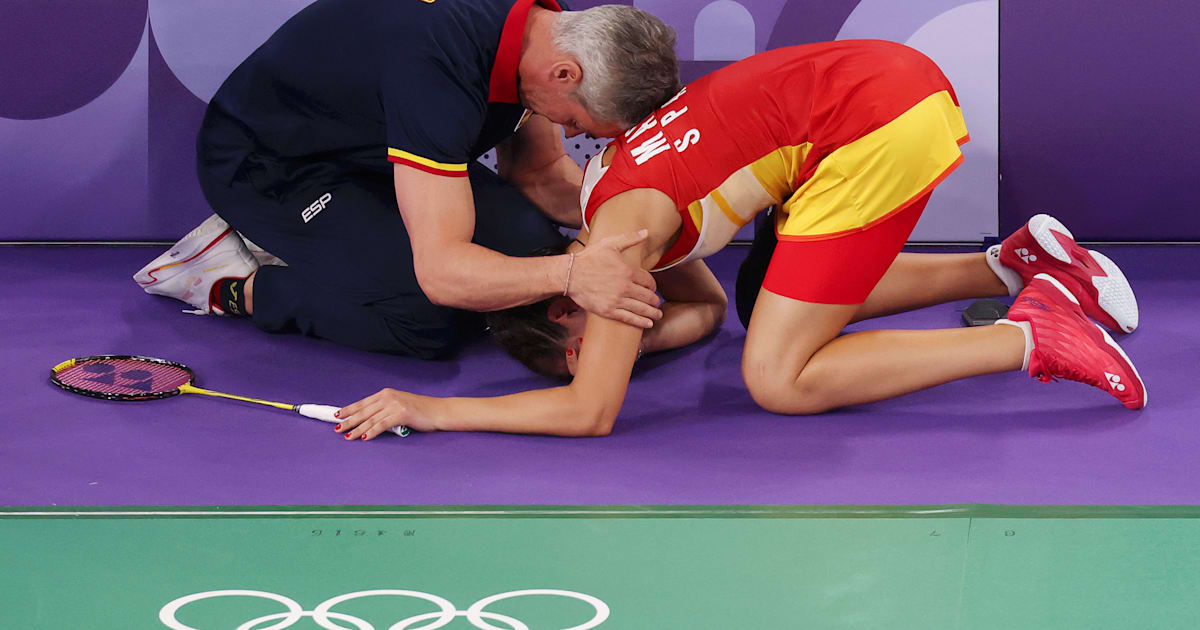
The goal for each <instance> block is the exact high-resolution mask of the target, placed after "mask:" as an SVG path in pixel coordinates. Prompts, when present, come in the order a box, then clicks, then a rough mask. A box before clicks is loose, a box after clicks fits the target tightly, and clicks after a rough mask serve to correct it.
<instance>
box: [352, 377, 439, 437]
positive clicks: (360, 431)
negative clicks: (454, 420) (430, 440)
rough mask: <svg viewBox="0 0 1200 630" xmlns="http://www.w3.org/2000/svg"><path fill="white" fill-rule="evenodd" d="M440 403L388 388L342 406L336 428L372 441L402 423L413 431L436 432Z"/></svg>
mask: <svg viewBox="0 0 1200 630" xmlns="http://www.w3.org/2000/svg"><path fill="white" fill-rule="evenodd" d="M438 402H439V400H438V399H436V398H430V397H428V396H418V395H416V394H410V393H408V392H402V391H398V390H395V389H391V388H388V389H384V390H382V391H380V392H378V393H375V394H372V395H370V396H367V397H366V398H364V399H362V400H360V401H358V402H356V403H354V404H352V405H346V406H345V407H342V409H341V411H339V412H338V418H339V419H341V424H339V425H337V426H336V427H334V430H335V431H337V432H338V433H341V434H343V435H344V436H345V438H346V439H347V440H359V439H362V440H371V439H374V438H375V437H377V436H379V435H380V434H382V433H383V432H385V431H387V430H388V429H390V428H392V427H395V426H400V425H402V424H403V425H406V426H408V427H409V428H410V429H412V430H413V431H436V430H437V427H436V426H435V425H434V413H433V409H434V407H436V406H437V404H438Z"/></svg>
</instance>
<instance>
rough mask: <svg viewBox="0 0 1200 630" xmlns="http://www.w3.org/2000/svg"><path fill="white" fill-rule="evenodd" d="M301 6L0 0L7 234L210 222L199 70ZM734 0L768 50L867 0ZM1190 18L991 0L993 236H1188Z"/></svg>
mask: <svg viewBox="0 0 1200 630" xmlns="http://www.w3.org/2000/svg"><path fill="white" fill-rule="evenodd" d="M656 2H657V4H659V5H661V6H662V7H666V8H663V9H661V11H662V12H664V17H667V15H666V14H668V13H678V12H680V11H684V12H692V13H696V12H699V11H701V10H703V9H704V7H705V6H707V4H708V3H707V2H701V1H697V2H692V1H690V0H662V1H658V0H645V1H642V0H639V1H637V2H633V1H632V0H631V1H627V2H625V4H637V5H639V6H645V7H646V8H650V9H651V10H653V9H654V7H651V6H650V5H653V4H655V3H656ZM305 3H306V0H260V2H256V3H249V4H247V3H244V2H243V1H242V0H172V1H170V2H168V1H165V0H140V1H139V0H41V1H39V2H30V1H28V0H0V16H3V19H0V196H2V197H3V198H4V199H5V202H6V203H5V206H6V207H5V212H4V213H3V214H2V215H0V216H2V217H3V218H2V219H0V240H26V239H29V240H33V239H46V240H54V239H84V240H86V239H95V240H115V239H132V240H173V239H174V238H177V237H178V236H179V235H180V234H181V233H183V232H184V231H186V230H187V229H189V228H190V227H192V226H193V225H194V224H195V223H197V222H198V221H200V220H201V219H203V218H204V216H205V215H206V214H207V213H208V210H207V207H206V205H205V204H204V201H203V199H201V198H200V196H199V192H198V188H197V186H196V183H195V175H194V173H193V164H192V153H193V142H194V133H195V128H196V126H197V125H198V123H199V118H200V115H201V113H202V112H203V107H204V102H205V100H206V90H207V89H209V87H210V84H211V83H212V77H211V76H210V75H212V73H213V72H214V71H215V70H221V69H222V68H223V67H224V66H223V65H222V64H225V65H228V64H230V63H233V62H232V61H230V60H228V59H225V57H226V56H229V54H231V53H230V52H229V51H234V52H237V53H238V54H242V53H240V52H238V51H240V50H241V48H238V47H237V46H235V45H234V44H237V45H241V46H244V45H245V44H246V43H247V42H248V41H249V40H248V39H246V38H248V37H253V36H256V32H257V31H255V30H254V29H259V28H261V27H263V26H264V25H269V24H270V23H271V21H272V20H276V19H280V21H281V18H280V17H279V15H277V14H280V13H281V12H283V13H286V12H288V11H294V10H296V9H298V8H299V6H303V5H304V4H305ZM595 4H599V2H595V1H592V0H576V2H574V3H573V6H575V8H586V7H588V6H593V5H595ZM742 4H743V5H744V6H745V7H746V8H747V10H748V12H749V13H750V14H752V15H753V16H754V18H755V20H756V21H757V22H758V23H759V28H760V30H759V31H758V32H757V33H756V44H757V45H759V46H767V47H776V46H781V45H788V44H794V43H800V42H805V41H814V40H820V39H832V38H833V37H835V36H836V35H837V33H838V31H839V29H840V28H841V26H842V25H843V24H844V23H845V21H846V18H847V17H848V16H849V15H850V14H851V12H852V11H853V10H854V8H855V7H856V6H857V5H858V4H859V3H858V0H744V1H743V3H742ZM238 15H240V16H243V17H247V16H248V17H249V18H253V19H240V18H238V19H235V16H238ZM768 25H769V28H766V27H767V26H768ZM1198 25H1200V5H1197V4H1194V3H1188V2H1180V1H1178V0H1176V1H1170V0H1143V1H1141V2H1133V1H1132V0H1113V1H1110V2H1104V3H1101V2H1084V1H1082V0H1062V1H1060V2H1055V3H1046V2H1029V1H1020V0H1007V1H1005V2H1002V3H1001V76H1002V79H1001V122H1000V130H1001V141H1000V164H1001V173H1002V176H1003V180H1002V182H1001V186H1000V193H999V194H1000V213H1001V215H1000V232H1001V234H1004V233H1007V232H1008V231H1011V230H1012V229H1014V228H1015V227H1016V226H1018V225H1020V224H1021V223H1022V222H1023V221H1024V220H1025V219H1026V218H1027V217H1029V216H1030V215H1032V214H1034V213H1037V212H1040V211H1051V212H1054V213H1056V214H1058V215H1059V216H1061V217H1063V218H1064V219H1065V220H1066V221H1067V222H1068V224H1069V225H1071V227H1072V229H1073V230H1074V231H1075V232H1076V235H1077V236H1079V237H1081V238H1083V239H1104V240H1200V213H1197V212H1195V211H1193V210H1191V207H1192V206H1193V202H1192V199H1191V195H1185V191H1189V190H1190V188H1191V187H1190V186H1189V185H1188V184H1190V180H1191V179H1192V178H1194V177H1195V176H1194V175H1193V173H1192V171H1193V168H1192V161H1191V160H1189V159H1187V158H1189V157H1191V156H1192V155H1194V154H1195V152H1196V151H1195V149H1194V147H1197V146H1200V123H1198V122H1197V117H1196V115H1195V113H1194V111H1195V110H1196V108H1197V105H1200V81H1197V80H1196V79H1195V75H1196V73H1197V70H1196V67H1197V65H1200V37H1197V35H1200V27H1198ZM251 27H253V28H251ZM243 31H244V32H243ZM267 32H269V29H268V30H267ZM235 37H241V38H242V39H246V41H240V40H239V41H226V38H229V39H232V38H235ZM164 38H166V39H164ZM694 39H695V38H694V33H686V34H683V35H681V42H683V41H684V40H687V41H689V42H692V47H693V48H694V47H695V41H694ZM205 46H208V47H209V48H205ZM164 51H166V53H167V54H164ZM681 54H682V55H683V56H684V58H685V59H690V58H691V54H690V53H685V52H684V51H681ZM721 63H722V62H714V61H685V63H684V65H683V73H684V75H685V78H694V77H695V76H699V74H701V73H702V72H706V71H708V70H711V69H712V68H714V67H718V66H720V65H721ZM224 71H227V70H224ZM1130 210H1134V211H1133V212H1130Z"/></svg>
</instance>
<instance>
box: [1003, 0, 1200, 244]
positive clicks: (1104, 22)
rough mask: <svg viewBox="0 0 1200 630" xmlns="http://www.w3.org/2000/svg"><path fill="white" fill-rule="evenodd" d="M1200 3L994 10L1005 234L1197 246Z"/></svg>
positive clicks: (1070, 3)
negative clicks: (1057, 227) (1067, 232)
mask: <svg viewBox="0 0 1200 630" xmlns="http://www.w3.org/2000/svg"><path fill="white" fill-rule="evenodd" d="M1197 110H1200V3H1196V2H1190V1H1183V0H1138V1H1136V2H1135V1H1133V0H1112V1H1104V2H1101V1H1099V0H1094V1H1091V2H1087V1H1082V0H1063V1H1059V2H1031V1H1019V0H1008V1H1005V2H1001V3H1000V172H1001V174H1002V179H1001V182H1000V209H1001V212H1000V232H1001V234H1007V233H1008V232H1010V231H1012V230H1013V229H1015V228H1017V227H1018V226H1020V225H1021V224H1022V223H1023V222H1024V221H1025V220H1026V219H1028V218H1029V217H1030V216H1032V215H1034V214H1036V213H1038V212H1041V211H1051V212H1053V213H1055V214H1056V215H1058V216H1059V217H1061V218H1063V219H1064V220H1065V221H1064V222H1065V223H1067V225H1069V226H1071V229H1072V231H1073V232H1075V233H1076V234H1075V235H1076V236H1077V237H1079V238H1082V239H1093V240H1112V241H1134V240H1166V241H1173V240H1190V241H1197V240H1200V211H1197V210H1196V208H1197V202H1196V195H1195V193H1194V190H1195V185H1196V184H1195V183H1196V180H1197V177H1200V175H1198V174H1197V169H1196V163H1197V157H1198V154H1200V151H1198V147H1200V113H1198V111H1197Z"/></svg>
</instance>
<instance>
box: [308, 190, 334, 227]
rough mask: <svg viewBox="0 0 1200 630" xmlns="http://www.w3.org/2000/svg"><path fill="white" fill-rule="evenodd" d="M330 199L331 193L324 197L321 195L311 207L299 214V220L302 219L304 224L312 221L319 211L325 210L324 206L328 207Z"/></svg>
mask: <svg viewBox="0 0 1200 630" xmlns="http://www.w3.org/2000/svg"><path fill="white" fill-rule="evenodd" d="M332 199H333V195H332V194H331V193H325V194H324V195H321V197H320V198H318V199H317V200H316V201H314V202H312V205H310V206H309V207H307V208H305V209H304V211H303V212H301V213H300V218H302V219H304V222H305V223H308V222H309V221H312V220H313V217H315V216H317V215H318V214H320V213H321V211H322V210H324V209H325V206H327V205H329V202H330V201H331V200H332Z"/></svg>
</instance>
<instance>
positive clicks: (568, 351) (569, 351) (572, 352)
mask: <svg viewBox="0 0 1200 630" xmlns="http://www.w3.org/2000/svg"><path fill="white" fill-rule="evenodd" d="M574 355H575V351H574V350H572V349H570V348H567V356H574Z"/></svg>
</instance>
